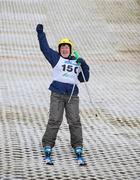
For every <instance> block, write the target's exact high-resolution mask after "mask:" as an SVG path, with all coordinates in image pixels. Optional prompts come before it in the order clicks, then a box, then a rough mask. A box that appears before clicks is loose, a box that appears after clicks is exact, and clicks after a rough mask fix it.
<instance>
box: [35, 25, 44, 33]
mask: <svg viewBox="0 0 140 180" xmlns="http://www.w3.org/2000/svg"><path fill="white" fill-rule="evenodd" d="M36 31H37V32H38V33H41V32H43V25H42V24H38V25H37V26H36Z"/></svg>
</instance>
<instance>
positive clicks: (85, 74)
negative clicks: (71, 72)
mask: <svg viewBox="0 0 140 180" xmlns="http://www.w3.org/2000/svg"><path fill="white" fill-rule="evenodd" d="M81 71H82V72H80V73H79V75H78V80H79V81H80V82H85V81H88V80H89V66H88V65H87V63H86V62H85V61H83V63H82V64H81Z"/></svg>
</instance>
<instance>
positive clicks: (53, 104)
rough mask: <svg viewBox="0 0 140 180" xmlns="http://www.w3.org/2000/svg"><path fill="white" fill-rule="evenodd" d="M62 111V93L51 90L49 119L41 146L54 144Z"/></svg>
mask: <svg viewBox="0 0 140 180" xmlns="http://www.w3.org/2000/svg"><path fill="white" fill-rule="evenodd" d="M63 112H64V101H63V98H62V95H59V94H57V93H54V92H52V94H51V99H50V112H49V120H48V124H47V128H46V131H45V134H44V136H43V138H42V145H43V147H46V146H50V147H51V148H52V147H53V146H54V145H55V140H56V136H57V132H58V130H59V127H60V125H61V123H62V119H63Z"/></svg>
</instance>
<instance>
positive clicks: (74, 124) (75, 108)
mask: <svg viewBox="0 0 140 180" xmlns="http://www.w3.org/2000/svg"><path fill="white" fill-rule="evenodd" d="M65 111H66V118H67V122H68V124H69V129H70V135H71V146H72V147H73V148H75V147H82V146H83V137H82V126H81V122H80V116H79V97H78V96H72V98H71V100H70V102H69V103H68V102H67V103H66V107H65Z"/></svg>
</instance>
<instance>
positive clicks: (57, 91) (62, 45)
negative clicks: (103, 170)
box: [36, 24, 89, 165]
mask: <svg viewBox="0 0 140 180" xmlns="http://www.w3.org/2000/svg"><path fill="white" fill-rule="evenodd" d="M36 31H37V35H38V40H39V45H40V49H41V51H42V53H43V54H44V56H45V57H46V59H47V60H48V62H49V63H50V64H51V66H52V68H53V82H52V83H51V85H50V87H49V90H51V97H50V112H49V120H48V124H47V127H46V131H45V133H44V135H43V138H42V145H43V148H44V153H45V160H46V163H47V164H50V165H52V164H53V162H52V159H51V152H52V148H53V147H54V145H55V140H56V136H57V133H58V130H59V127H60V125H61V123H62V119H63V112H64V110H65V112H66V118H67V122H68V124H69V130H70V135H71V146H72V148H73V149H74V152H75V153H76V156H77V159H78V160H79V161H78V162H79V164H80V165H86V163H85V161H84V159H83V157H82V151H83V137H82V127H81V122H80V116H79V96H78V93H79V89H78V86H77V83H78V81H80V82H85V81H88V79H89V66H88V65H87V64H86V62H85V61H84V60H83V59H82V58H78V57H75V56H73V55H72V53H73V43H72V42H71V41H70V40H69V39H67V38H64V39H62V40H60V42H59V44H58V51H55V50H53V49H51V48H50V47H49V44H48V42H47V39H46V35H45V33H44V32H43V25H42V24H38V25H37V27H36Z"/></svg>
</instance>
